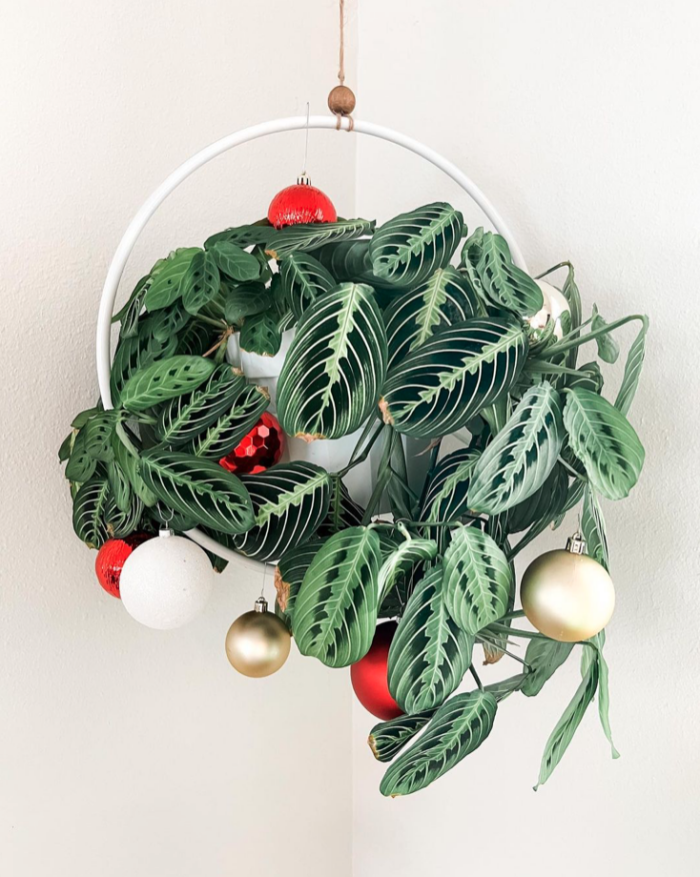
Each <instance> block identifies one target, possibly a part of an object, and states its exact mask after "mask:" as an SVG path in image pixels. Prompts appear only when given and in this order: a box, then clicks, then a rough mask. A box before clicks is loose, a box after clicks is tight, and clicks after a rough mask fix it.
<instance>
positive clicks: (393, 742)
mask: <svg viewBox="0 0 700 877" xmlns="http://www.w3.org/2000/svg"><path fill="white" fill-rule="evenodd" d="M434 714H435V710H426V712H424V713H418V715H415V716H397V717H396V718H395V719H389V721H388V722H379V724H377V725H375V726H374V727H373V728H372V730H371V731H370V734H369V737H368V739H367V744H368V745H369V748H370V749H371V750H372V755H374V757H375V758H376V759H377V761H382V762H386V761H391V759H392V758H393V757H394V756H395V755H397V754H398V753H399V752H400V751H401V750H402V749H403V748H404V746H406V744H407V743H410V742H411V740H413V738H414V737H415V736H416V734H418V733H419V732H420V731H422V730H423V728H425V726H426V725H427V724H428V722H429V721H430V719H431V718H432V717H433V715H434Z"/></svg>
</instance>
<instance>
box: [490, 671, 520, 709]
mask: <svg viewBox="0 0 700 877" xmlns="http://www.w3.org/2000/svg"><path fill="white" fill-rule="evenodd" d="M527 675H528V674H527V673H518V675H517V676H509V677H508V678H507V679H499V681H498V682H492V683H491V685H485V686H484V691H488V692H489V693H490V694H492V695H493V696H494V697H495V698H496V702H497V703H500V702H501V701H502V700H505V699H506V698H507V697H510V695H511V694H513V693H514V692H516V691H521V690H522V686H523V684H524V682H525V680H526V679H527Z"/></svg>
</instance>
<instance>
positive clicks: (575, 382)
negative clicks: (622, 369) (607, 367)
mask: <svg viewBox="0 0 700 877" xmlns="http://www.w3.org/2000/svg"><path fill="white" fill-rule="evenodd" d="M603 383H604V380H603V373H602V372H601V370H600V366H599V365H598V363H597V362H587V363H585V364H584V365H581V366H579V367H578V369H577V370H576V374H575V375H567V376H566V379H565V382H564V385H565V386H566V388H567V389H569V390H572V389H573V388H574V387H582V388H583V389H584V390H590V391H591V393H597V394H598V395H600V391H601V390H602V389H603Z"/></svg>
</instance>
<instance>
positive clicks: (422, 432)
mask: <svg viewBox="0 0 700 877" xmlns="http://www.w3.org/2000/svg"><path fill="white" fill-rule="evenodd" d="M526 355H527V338H526V336H525V333H524V331H523V329H522V326H521V324H520V323H519V322H517V321H516V320H511V319H501V318H496V317H489V318H477V319H471V320H466V321H465V322H463V323H456V324H455V325H454V326H452V327H450V328H447V329H443V330H442V331H441V332H439V333H438V334H437V335H434V336H433V337H432V338H430V339H428V341H426V342H425V343H424V344H422V345H421V346H420V347H418V348H416V349H415V350H413V351H411V353H409V354H407V356H405V357H404V359H403V360H401V362H399V363H397V364H396V365H395V366H394V367H393V368H392V369H391V370H390V371H389V374H388V376H387V379H386V382H385V384H384V391H383V397H382V399H381V401H380V409H381V410H382V413H383V416H384V422H385V423H390V424H392V425H393V426H394V428H395V429H396V430H397V431H398V432H401V433H406V434H407V435H412V436H415V437H416V438H436V437H440V436H443V435H446V434H448V433H450V432H454V431H455V430H457V429H460V428H461V427H462V426H464V425H465V424H466V422H467V421H468V420H470V419H471V418H472V417H473V416H474V415H475V414H477V413H478V412H479V411H480V410H481V409H482V408H484V407H485V406H487V405H490V404H492V403H493V402H495V401H496V399H498V398H499V397H500V396H501V395H502V394H504V393H507V392H508V391H509V390H510V388H511V387H512V386H513V384H514V383H515V381H516V380H517V378H518V376H519V375H520V372H521V370H522V368H523V365H524V363H525V358H526Z"/></svg>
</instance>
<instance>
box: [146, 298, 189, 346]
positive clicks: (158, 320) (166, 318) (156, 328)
mask: <svg viewBox="0 0 700 877" xmlns="http://www.w3.org/2000/svg"><path fill="white" fill-rule="evenodd" d="M190 317H191V315H190V314H188V313H187V311H186V310H185V307H184V305H183V303H182V301H180V300H179V299H178V300H177V301H174V302H173V303H172V304H171V305H169V306H168V307H167V308H162V310H159V311H157V312H156V313H155V314H152V315H151V317H149V318H148V323H147V325H148V332H149V334H150V335H151V336H152V337H153V339H154V340H155V341H156V342H160V343H161V344H165V343H166V342H167V341H168V339H169V338H171V337H172V336H173V335H177V333H178V332H180V331H181V330H182V329H184V327H185V326H186V325H187V323H188V322H189V320H190Z"/></svg>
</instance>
